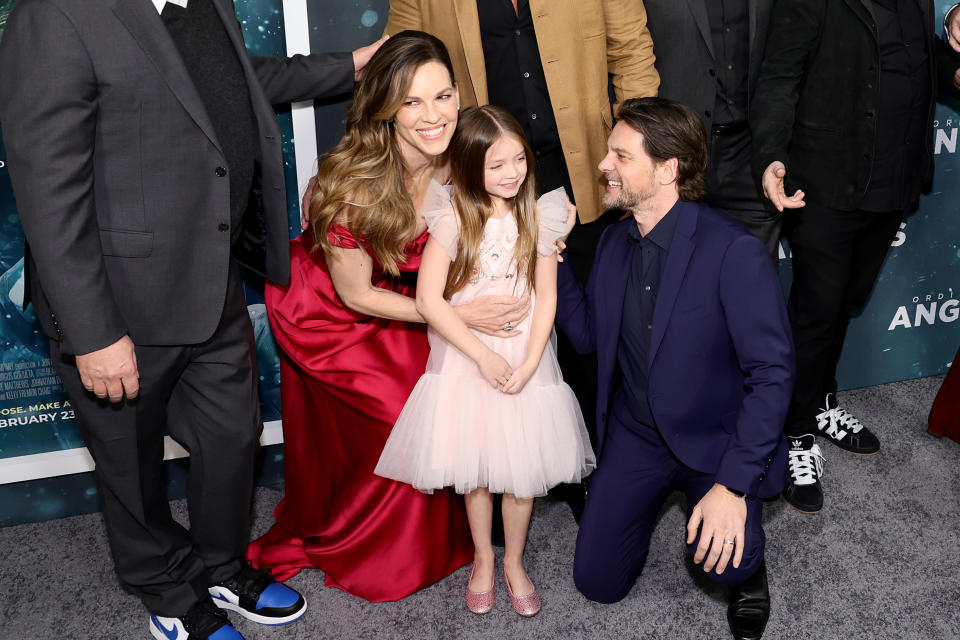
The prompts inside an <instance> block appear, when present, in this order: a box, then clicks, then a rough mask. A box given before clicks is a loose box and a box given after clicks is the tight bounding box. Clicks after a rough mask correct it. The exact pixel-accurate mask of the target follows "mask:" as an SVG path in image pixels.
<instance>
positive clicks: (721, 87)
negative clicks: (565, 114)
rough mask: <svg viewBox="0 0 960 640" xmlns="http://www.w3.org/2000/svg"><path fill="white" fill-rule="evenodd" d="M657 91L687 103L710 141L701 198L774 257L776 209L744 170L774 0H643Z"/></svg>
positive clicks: (747, 169)
mask: <svg viewBox="0 0 960 640" xmlns="http://www.w3.org/2000/svg"><path fill="white" fill-rule="evenodd" d="M643 4H644V7H645V8H646V10H647V28H648V29H650V33H651V34H652V35H653V51H654V54H655V55H656V67H657V71H658V72H659V73H660V96H661V97H664V98H670V99H672V100H677V101H678V102H682V103H684V104H686V105H688V106H690V107H692V108H693V109H694V110H695V111H696V112H697V113H698V114H699V115H700V117H701V118H703V122H704V124H705V125H706V129H707V133H708V140H707V141H708V145H709V153H710V157H709V163H708V165H707V194H706V196H705V198H704V201H705V202H707V203H709V204H710V205H711V206H713V207H714V208H717V209H720V210H722V211H724V212H726V213H727V214H728V215H730V216H731V217H732V218H734V219H736V220H739V221H740V222H741V223H743V225H744V226H746V227H747V229H749V230H750V232H751V233H753V235H755V236H756V237H757V238H758V239H759V240H760V241H761V242H763V243H764V245H766V247H767V250H768V251H769V252H770V254H771V256H772V257H773V258H774V260H776V259H777V258H778V253H779V236H780V225H781V216H780V213H779V212H778V211H777V210H776V209H774V208H773V207H772V206H771V205H770V203H769V202H766V201H765V200H764V198H763V197H762V195H761V193H760V189H759V188H758V186H757V182H756V181H755V180H754V179H753V175H752V174H751V171H750V145H751V135H750V127H749V125H748V123H747V114H748V112H749V109H750V104H751V102H752V99H753V96H754V92H755V89H756V85H757V75H758V73H759V71H760V61H761V60H762V59H763V49H764V45H765V44H766V42H767V25H768V23H769V21H770V12H771V10H772V8H773V0H644V3H643Z"/></svg>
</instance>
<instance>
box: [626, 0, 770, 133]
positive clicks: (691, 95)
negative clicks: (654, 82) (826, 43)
mask: <svg viewBox="0 0 960 640" xmlns="http://www.w3.org/2000/svg"><path fill="white" fill-rule="evenodd" d="M710 1H716V0H644V2H643V4H644V7H646V9H647V28H648V29H650V33H651V34H652V35H653V53H654V55H655V56H656V58H657V60H656V67H657V71H659V72H660V96H661V97H664V98H670V99H672V100H677V101H679V102H682V103H684V104H686V105H687V106H690V107H692V108H693V109H695V110H696V111H697V113H699V114H700V116H701V117H702V118H703V121H704V124H705V125H706V127H707V132H708V133H709V132H710V127H711V125H712V124H713V107H714V104H713V103H714V98H716V95H717V79H716V77H715V76H713V75H711V73H710V72H711V70H713V69H714V65H715V64H716V63H715V61H714V57H713V40H712V38H711V37H710V20H709V17H708V15H707V2H710ZM747 2H748V9H749V15H750V70H749V73H748V75H747V96H748V100H749V99H750V98H752V96H753V90H754V87H755V86H756V80H757V75H758V73H759V72H760V62H761V60H762V59H763V49H764V45H765V44H766V41H767V27H768V24H769V22H770V13H771V10H772V8H773V3H774V0H747ZM747 106H748V107H749V105H747ZM708 138H709V136H708Z"/></svg>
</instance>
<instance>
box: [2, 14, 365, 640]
mask: <svg viewBox="0 0 960 640" xmlns="http://www.w3.org/2000/svg"><path fill="white" fill-rule="evenodd" d="M378 44H379V43H375V44H374V45H371V46H370V47H365V48H363V49H359V50H357V51H355V52H353V54H352V55H351V54H350V53H341V54H330V55H311V56H294V57H293V58H288V59H276V58H254V57H250V56H248V55H247V52H246V49H245V47H244V43H243V35H242V32H241V30H240V25H239V23H238V22H237V20H236V17H235V14H234V7H233V5H232V3H231V2H230V1H229V0H169V1H165V0H152V1H151V0H22V1H21V2H20V4H19V6H18V7H17V8H16V9H15V10H14V12H13V13H12V15H11V16H10V18H9V21H8V23H7V26H6V32H5V33H4V37H3V41H2V44H0V68H2V69H3V75H2V79H0V122H2V124H3V132H4V138H5V143H6V146H7V151H8V161H9V165H10V176H11V179H12V182H13V187H14V193H15V195H16V197H17V203H18V209H19V212H20V217H21V220H22V223H23V228H24V232H25V235H26V239H27V245H28V248H27V255H28V265H27V266H28V275H29V277H30V279H31V296H32V301H33V303H34V306H35V309H36V311H37V316H38V318H39V319H40V321H41V324H42V325H43V328H44V330H45V332H46V334H47V336H49V338H50V341H51V342H50V344H51V356H52V358H53V361H54V363H55V366H56V367H57V371H58V372H59V374H60V377H61V378H62V379H63V383H64V386H65V388H66V390H67V393H68V395H69V396H70V399H71V401H72V402H73V404H74V407H75V410H76V414H77V419H78V426H79V428H80V430H81V433H82V435H83V437H84V439H85V441H86V443H87V447H88V448H89V450H90V452H91V454H92V455H93V458H94V460H95V461H96V464H97V468H96V477H97V482H98V486H99V489H100V499H101V506H102V510H103V514H104V519H105V522H106V526H107V533H108V537H109V541H110V547H111V551H112V555H113V558H114V562H115V565H116V569H117V573H118V575H119V577H120V581H121V583H122V585H123V586H124V588H125V589H127V590H128V591H129V592H131V593H133V594H134V595H136V596H138V597H139V598H140V599H141V600H142V601H143V603H144V604H145V605H146V607H147V609H148V610H149V611H150V613H151V616H150V619H149V628H150V631H151V633H152V635H153V637H154V638H158V639H161V640H186V639H187V638H189V640H201V639H203V638H211V639H213V640H231V639H236V638H239V637H240V634H239V633H238V632H237V631H236V630H235V629H234V628H233V627H232V626H230V624H229V623H228V621H227V619H226V616H225V614H224V613H223V611H222V610H221V609H231V610H234V611H237V612H239V613H240V614H241V615H243V616H244V617H246V618H248V619H250V620H253V621H256V622H260V623H265V624H283V623H286V622H291V621H293V620H295V619H297V618H298V617H300V616H301V615H302V614H303V612H304V610H305V609H306V603H305V602H304V600H303V598H302V597H301V596H300V595H299V594H298V593H296V592H295V591H293V590H292V589H289V588H287V587H285V586H283V585H281V584H279V583H276V582H274V581H273V580H272V579H271V578H270V577H269V576H268V575H266V574H263V573H260V572H256V571H254V570H252V569H250V568H249V567H248V566H247V565H246V564H245V563H244V562H243V555H244V552H245V549H246V545H247V542H248V535H249V526H250V501H251V492H252V474H253V464H254V453H255V450H256V446H257V442H258V437H259V433H260V429H261V421H260V414H259V405H258V401H257V393H256V388H257V370H256V359H255V347H254V340H253V331H252V328H251V325H250V319H249V317H248V315H247V311H246V305H245V303H244V297H243V289H242V284H241V280H240V275H239V274H240V266H241V264H243V265H245V266H246V267H247V268H248V269H250V270H251V271H255V272H259V273H261V274H262V275H264V276H266V277H268V278H270V279H271V280H273V281H275V282H278V283H286V282H287V281H288V279H289V260H288V249H287V247H288V244H287V243H288V231H287V229H288V226H287V215H286V203H285V195H284V193H285V192H284V188H283V165H282V158H281V149H280V142H281V140H280V130H279V127H278V124H277V121H276V117H275V114H274V111H273V109H272V106H271V105H272V104H277V103H283V102H289V101H294V100H302V99H309V98H314V97H320V96H326V95H334V94H339V93H345V92H348V91H350V90H351V89H352V87H353V82H354V81H355V79H356V77H357V75H358V74H359V72H360V70H361V69H362V67H363V66H364V65H365V64H366V62H367V60H369V58H370V56H371V55H372V54H373V51H374V50H375V49H376V47H377V46H378ZM165 432H167V433H169V434H170V435H171V436H172V437H173V438H174V439H176V440H177V441H178V442H180V443H181V444H182V445H183V446H184V447H185V448H186V449H187V450H188V451H189V452H190V455H191V462H190V478H189V492H188V508H189V512H190V522H191V529H190V530H189V531H188V530H186V529H184V528H183V527H181V526H180V525H179V524H177V523H176V522H175V521H174V520H173V519H172V518H171V515H170V510H169V507H168V504H167V500H166V495H165V483H164V481H163V472H162V466H161V462H162V457H163V436H164V433H165ZM211 596H212V598H211ZM215 604H216V606H214V605H215ZM217 607H220V608H217ZM92 635H100V634H99V633H92Z"/></svg>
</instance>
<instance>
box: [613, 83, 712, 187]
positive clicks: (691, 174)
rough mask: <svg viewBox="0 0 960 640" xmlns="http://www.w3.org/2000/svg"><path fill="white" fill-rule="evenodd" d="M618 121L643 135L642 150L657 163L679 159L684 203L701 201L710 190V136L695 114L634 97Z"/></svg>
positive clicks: (663, 100)
mask: <svg viewBox="0 0 960 640" xmlns="http://www.w3.org/2000/svg"><path fill="white" fill-rule="evenodd" d="M617 120H618V121H620V122H624V123H626V124H627V125H629V126H630V128H632V129H633V130H634V131H637V132H639V133H640V135H642V136H643V150H644V151H646V152H647V155H649V156H650V157H651V158H652V159H653V160H654V162H664V161H666V160H669V159H670V158H676V159H677V160H678V167H677V190H678V191H679V192H680V199H681V200H699V199H700V198H702V197H703V195H704V193H706V190H707V179H706V169H707V133H706V131H705V130H704V127H703V120H701V119H700V116H699V115H698V114H697V112H696V111H694V110H693V109H691V108H690V107H688V106H686V105H684V104H681V103H679V102H677V101H675V100H667V99H666V98H631V99H630V100H626V101H625V102H624V103H623V104H621V105H620V109H619V110H618V111H617Z"/></svg>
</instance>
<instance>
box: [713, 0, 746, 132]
mask: <svg viewBox="0 0 960 640" xmlns="http://www.w3.org/2000/svg"><path fill="white" fill-rule="evenodd" d="M706 5H707V15H708V17H709V19H710V34H711V36H712V44H713V59H714V60H715V63H716V67H715V69H716V74H717V75H716V78H717V98H716V101H715V102H714V111H713V113H714V118H713V122H714V124H719V125H723V124H730V123H733V122H742V121H744V120H746V119H747V74H748V72H749V71H750V22H749V13H748V9H747V0H709V1H708V2H707V3H706Z"/></svg>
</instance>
